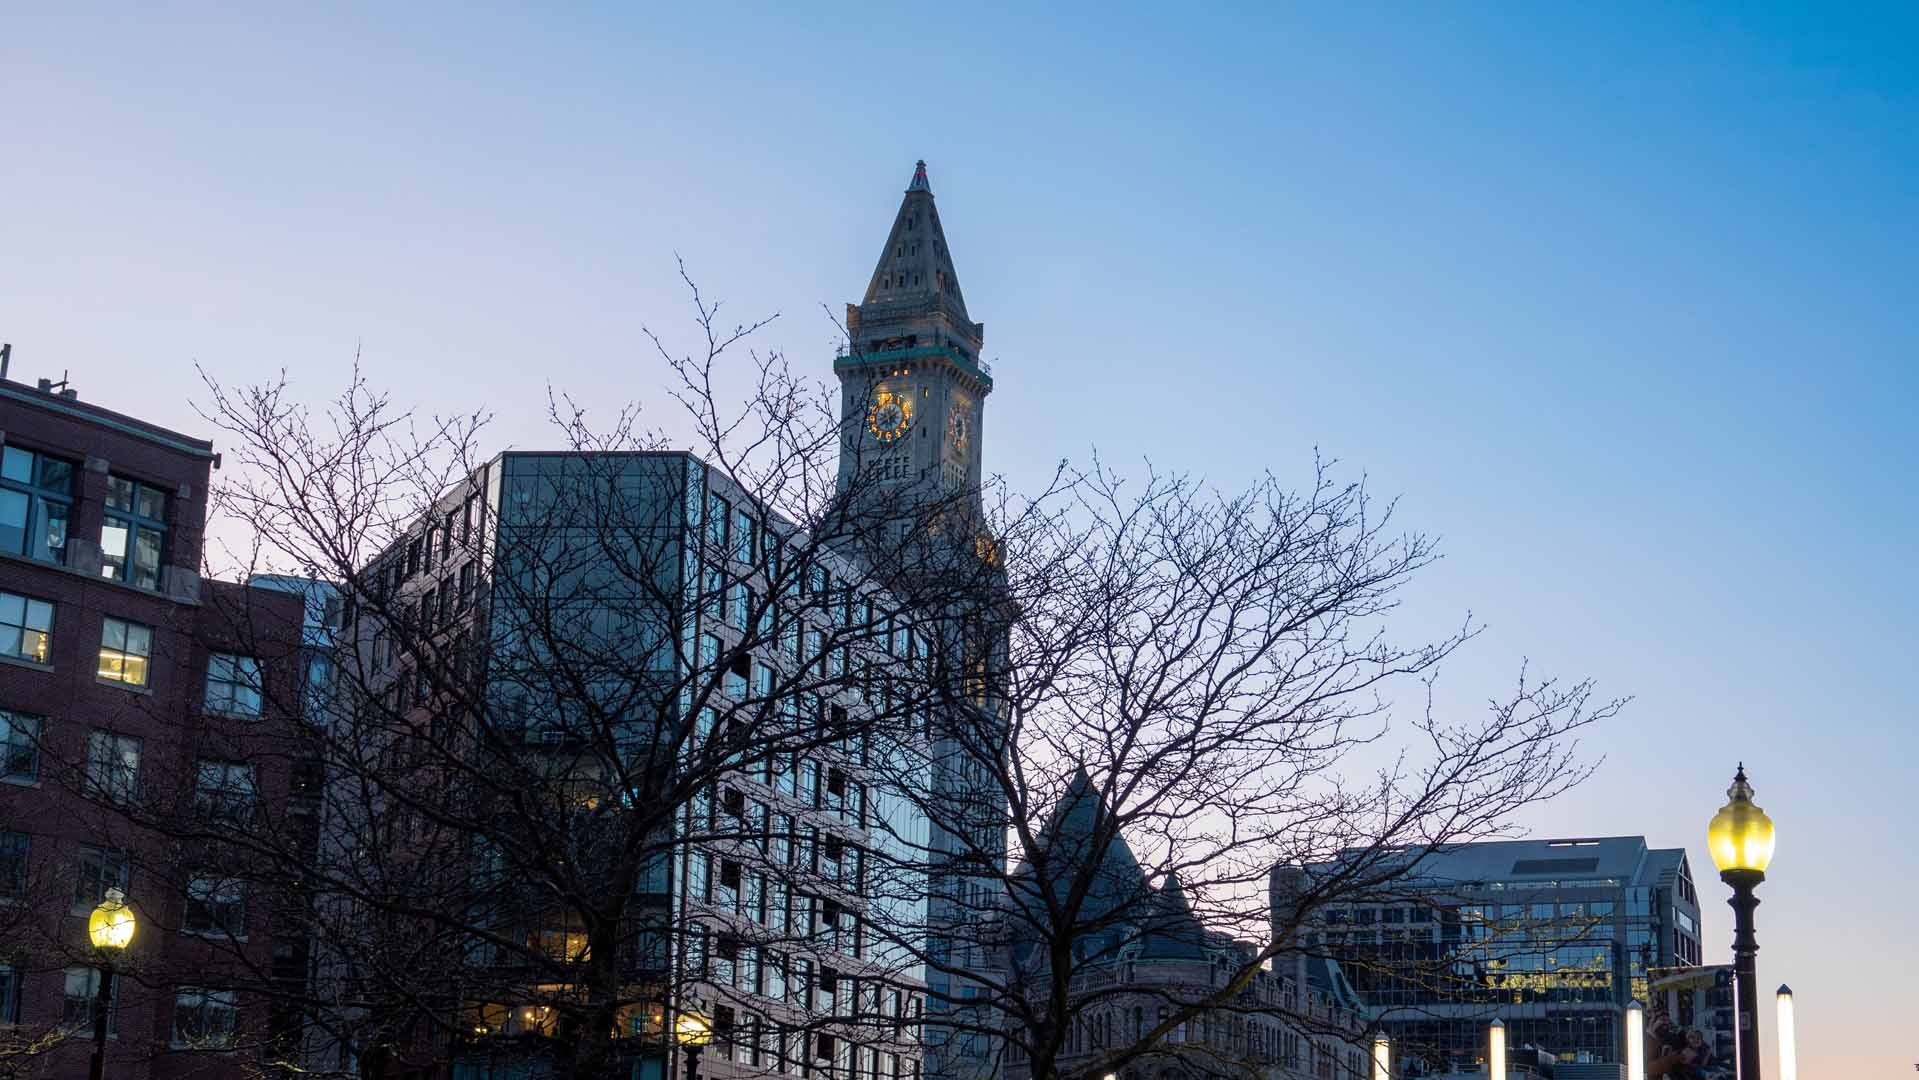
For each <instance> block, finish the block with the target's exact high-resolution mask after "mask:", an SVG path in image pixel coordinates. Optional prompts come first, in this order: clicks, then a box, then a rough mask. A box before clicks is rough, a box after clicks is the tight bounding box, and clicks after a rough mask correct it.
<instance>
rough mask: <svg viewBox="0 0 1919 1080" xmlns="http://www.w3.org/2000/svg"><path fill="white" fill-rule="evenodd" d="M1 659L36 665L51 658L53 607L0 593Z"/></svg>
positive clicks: (22, 597)
mask: <svg viewBox="0 0 1919 1080" xmlns="http://www.w3.org/2000/svg"><path fill="white" fill-rule="evenodd" d="M0 656H11V657H13V658H15V659H16V660H30V661H32V662H33V663H36V664H45V663H49V662H51V661H52V659H53V605H52V604H50V603H48V602H46V601H45V600H35V599H34V598H33V597H31V596H21V595H19V594H18V593H10V592H0Z"/></svg>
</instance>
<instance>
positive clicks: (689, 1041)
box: [673, 1009, 713, 1046]
mask: <svg viewBox="0 0 1919 1080" xmlns="http://www.w3.org/2000/svg"><path fill="white" fill-rule="evenodd" d="M673 1037H674V1038H675V1039H678V1040H679V1043H680V1045H681V1046H705V1045H706V1044H707V1043H710V1042H712V1041H713V1025H712V1024H710V1023H708V1022H707V1020H706V1017H705V1016H704V1015H702V1014H701V1013H700V1011H699V1010H698V1009H686V1010H683V1011H682V1012H681V1013H680V1018H679V1019H678V1020H676V1021H674V1024H673Z"/></svg>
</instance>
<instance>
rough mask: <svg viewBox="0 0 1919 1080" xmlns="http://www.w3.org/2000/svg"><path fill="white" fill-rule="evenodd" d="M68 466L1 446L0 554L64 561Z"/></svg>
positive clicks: (70, 471)
mask: <svg viewBox="0 0 1919 1080" xmlns="http://www.w3.org/2000/svg"><path fill="white" fill-rule="evenodd" d="M73 474H74V468H73V463H72V462H69V461H62V460H60V459H59V458H51V457H48V456H46V455H45V454H36V453H34V452H33V451H31V450H24V449H22V448H20V447H18V446H8V447H4V448H0V551H4V552H6V553H7V554H9V555H25V556H27V557H28V558H33V559H39V560H41V561H42V562H51V563H64V562H66V561H67V521H68V518H69V517H70V515H71V513H72V510H73Z"/></svg>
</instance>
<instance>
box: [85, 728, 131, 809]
mask: <svg viewBox="0 0 1919 1080" xmlns="http://www.w3.org/2000/svg"><path fill="white" fill-rule="evenodd" d="M139 781H140V740H139V739H137V738H134V737H133V736H131V735H115V734H114V733H113V732H110V731H93V732H89V733H88V734H87V794H89V795H93V796H95V797H98V798H102V799H105V800H107V801H108V802H112V803H119V804H125V803H128V802H131V801H132V800H133V796H134V794H135V793H136V792H137V791H138V784H139Z"/></svg>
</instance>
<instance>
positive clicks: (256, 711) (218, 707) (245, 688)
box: [207, 653, 260, 716]
mask: <svg viewBox="0 0 1919 1080" xmlns="http://www.w3.org/2000/svg"><path fill="white" fill-rule="evenodd" d="M207 711H208V712H214V713H223V714H225V715H227V716H258V715H260V661H259V660H258V659H256V658H254V657H251V656H233V655H231V654H228V653H214V654H213V655H212V656H210V657H208V658H207Z"/></svg>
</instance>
